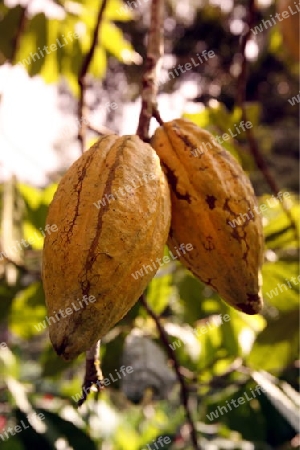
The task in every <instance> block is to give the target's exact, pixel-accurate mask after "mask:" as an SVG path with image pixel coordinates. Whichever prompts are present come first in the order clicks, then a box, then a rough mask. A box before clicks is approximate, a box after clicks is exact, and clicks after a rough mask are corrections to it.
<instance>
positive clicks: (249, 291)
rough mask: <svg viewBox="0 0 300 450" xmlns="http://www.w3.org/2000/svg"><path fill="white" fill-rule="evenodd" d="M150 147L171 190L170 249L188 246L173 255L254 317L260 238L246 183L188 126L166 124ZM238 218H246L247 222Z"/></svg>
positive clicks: (204, 135)
mask: <svg viewBox="0 0 300 450" xmlns="http://www.w3.org/2000/svg"><path fill="white" fill-rule="evenodd" d="M151 145H152V146H153V148H154V149H155V150H156V152H157V154H158V156H159V157H160V159H161V163H162V167H163V169H164V171H165V173H166V175H167V178H168V182H169V185H170V190H171V206H172V219H171V228H170V234H169V238H168V245H169V247H170V248H171V249H173V250H174V249H175V250H176V249H178V248H180V244H181V243H186V242H189V243H191V244H192V246H193V249H192V250H191V251H189V252H187V251H185V252H182V253H179V252H177V254H180V256H179V259H180V260H181V262H182V263H183V264H184V265H185V266H186V267H187V268H188V269H190V270H191V272H192V273H193V274H194V275H195V276H196V277H198V278H199V279H200V280H202V281H203V282H204V283H206V284H207V285H209V286H211V287H212V288H213V289H214V290H216V291H217V292H218V293H219V295H220V296H221V297H222V298H223V299H224V300H226V301H227V302H228V303H229V304H230V305H231V306H233V307H234V308H236V309H238V310H241V311H243V312H245V313H247V314H256V313H258V312H259V311H260V309H261V307H262V299H261V297H260V294H259V290H260V289H259V281H258V280H259V276H258V274H259V269H260V267H261V264H262V256H263V232H262V223H261V218H260V216H259V214H258V213H257V211H256V208H257V204H256V199H255V196H254V192H253V189H252V186H251V184H250V181H249V179H248V177H247V176H246V174H245V173H244V172H243V170H242V168H241V167H240V165H239V164H238V163H237V161H236V160H235V159H234V158H233V157H232V156H231V155H230V154H229V153H228V152H227V151H226V150H225V149H223V148H222V147H221V146H220V145H219V144H218V143H217V142H216V141H215V139H214V138H213V136H212V135H211V134H210V133H208V132H207V131H204V130H202V129H200V128H199V127H197V126H196V125H195V124H194V123H192V122H191V121H189V120H185V119H176V120H173V121H171V122H168V123H165V124H164V125H163V126H161V127H159V128H158V129H157V130H156V132H155V134H154V136H153V138H152V141H151ZM242 214H248V216H245V217H246V219H245V221H243V220H242V218H243V216H242ZM238 219H240V221H239V223H240V225H237V224H236V222H235V220H237V221H238ZM230 224H232V226H231V225H230Z"/></svg>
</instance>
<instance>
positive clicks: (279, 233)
mask: <svg viewBox="0 0 300 450" xmlns="http://www.w3.org/2000/svg"><path fill="white" fill-rule="evenodd" d="M282 194H283V197H284V199H285V200H286V201H287V205H288V206H289V207H290V213H291V215H292V217H294V221H295V222H297V217H299V213H300V205H299V202H298V199H297V198H296V197H295V196H292V195H291V194H290V195H289V196H288V195H287V194H289V193H285V192H282ZM284 194H286V195H284ZM278 198H281V199H282V196H281V197H279V196H278ZM262 205H264V206H262ZM259 210H260V211H263V213H262V214H263V216H264V224H265V226H264V234H265V243H266V246H267V248H270V249H283V248H298V247H299V242H298V239H297V238H296V236H295V230H294V229H293V228H292V227H291V223H290V220H289V218H288V217H287V215H286V213H285V212H284V211H283V209H282V205H281V201H279V200H278V199H276V198H275V197H274V196H272V197H271V196H264V197H261V198H260V207H259ZM298 232H299V225H298Z"/></svg>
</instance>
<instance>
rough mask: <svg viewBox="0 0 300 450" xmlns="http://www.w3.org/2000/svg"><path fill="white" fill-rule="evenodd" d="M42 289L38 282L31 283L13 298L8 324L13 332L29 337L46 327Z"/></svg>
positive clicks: (25, 337)
mask: <svg viewBox="0 0 300 450" xmlns="http://www.w3.org/2000/svg"><path fill="white" fill-rule="evenodd" d="M46 314H47V312H46V307H45V299H44V291H43V288H42V284H41V283H40V282H37V283H33V284H31V285H30V286H29V287H27V288H26V289H24V290H23V291H21V292H20V293H19V294H18V295H17V296H16V297H15V299H14V302H13V305H12V308H11V311H10V315H9V324H10V328H11V330H12V332H13V333H15V334H17V335H18V336H20V337H22V338H24V339H29V338H30V337H32V336H35V335H36V334H39V333H41V332H42V331H44V330H45V329H47V322H46V321H45V316H46Z"/></svg>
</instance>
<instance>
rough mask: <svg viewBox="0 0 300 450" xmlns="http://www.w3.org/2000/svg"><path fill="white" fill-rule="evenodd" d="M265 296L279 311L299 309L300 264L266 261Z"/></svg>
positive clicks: (263, 271)
mask: <svg viewBox="0 0 300 450" xmlns="http://www.w3.org/2000/svg"><path fill="white" fill-rule="evenodd" d="M262 273H263V296H264V299H265V301H266V302H267V304H271V305H272V306H273V307H274V308H276V310H277V311H279V312H287V311H292V310H297V308H298V305H299V284H300V276H299V275H298V274H299V264H298V263H297V262H292V261H277V262H274V263H270V262H269V263H265V264H264V265H263V268H262Z"/></svg>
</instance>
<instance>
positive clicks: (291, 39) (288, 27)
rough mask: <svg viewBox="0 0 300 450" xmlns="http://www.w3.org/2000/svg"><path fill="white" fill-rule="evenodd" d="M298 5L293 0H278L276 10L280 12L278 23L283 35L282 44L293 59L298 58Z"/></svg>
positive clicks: (299, 26) (299, 33) (299, 53)
mask: <svg viewBox="0 0 300 450" xmlns="http://www.w3.org/2000/svg"><path fill="white" fill-rule="evenodd" d="M299 7H300V5H299V3H298V5H297V6H296V5H295V2H294V1H293V0H278V1H277V2H276V10H277V12H278V13H279V14H280V15H279V17H280V18H281V20H279V22H278V25H279V29H280V30H281V33H282V37H283V44H284V46H285V47H286V48H287V50H288V53H289V54H290V55H291V56H292V58H293V59H294V61H299V60H300V21H299V10H300V8H299Z"/></svg>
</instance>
